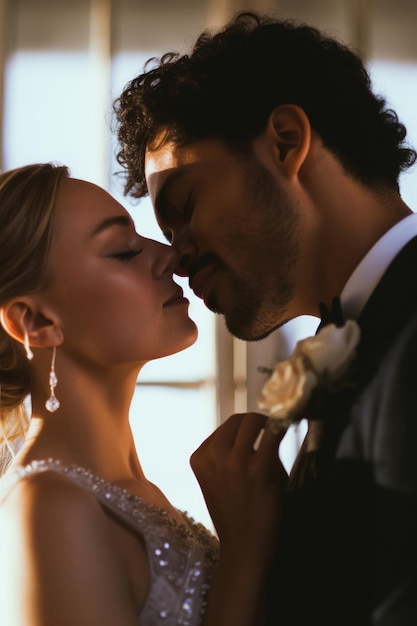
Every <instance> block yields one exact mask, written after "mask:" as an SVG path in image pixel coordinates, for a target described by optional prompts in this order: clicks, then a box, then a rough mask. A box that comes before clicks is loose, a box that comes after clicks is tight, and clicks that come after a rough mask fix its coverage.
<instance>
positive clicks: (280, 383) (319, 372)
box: [258, 320, 360, 432]
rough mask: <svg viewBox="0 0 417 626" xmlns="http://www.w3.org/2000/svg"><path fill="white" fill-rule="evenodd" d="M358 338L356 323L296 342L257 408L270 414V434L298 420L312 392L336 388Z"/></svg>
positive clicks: (326, 329)
mask: <svg viewBox="0 0 417 626" xmlns="http://www.w3.org/2000/svg"><path fill="white" fill-rule="evenodd" d="M359 339H360V329H359V326H358V325H357V323H356V322H354V321H353V320H347V321H346V322H345V324H344V325H343V326H336V325H335V324H328V325H327V326H324V327H323V328H322V329H321V330H320V331H319V332H318V333H317V335H315V336H314V337H308V338H307V339H302V340H300V341H298V343H297V344H296V346H295V349H294V351H293V353H292V355H291V356H290V357H289V359H287V360H286V361H281V362H279V363H277V365H276V366H275V367H274V369H273V370H272V372H271V377H270V378H269V380H268V381H267V382H266V383H265V385H264V387H263V389H262V392H261V397H260V398H259V401H258V405H259V408H260V409H264V410H267V411H268V412H269V415H270V418H271V419H270V427H271V429H272V430H273V431H276V432H277V431H278V430H280V429H281V428H288V426H290V424H292V423H293V422H296V421H298V420H299V419H300V418H301V417H302V412H303V410H304V409H305V408H306V406H307V404H308V401H309V400H310V397H311V394H312V393H313V391H314V389H315V388H316V387H318V386H321V387H325V388H327V389H332V388H335V387H337V386H338V385H340V383H341V381H342V380H343V377H344V375H345V374H346V372H347V370H348V368H349V366H350V364H351V363H352V361H353V359H354V357H355V354H356V347H357V345H358V343H359Z"/></svg>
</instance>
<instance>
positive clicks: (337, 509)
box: [268, 238, 417, 626]
mask: <svg viewBox="0 0 417 626" xmlns="http://www.w3.org/2000/svg"><path fill="white" fill-rule="evenodd" d="M358 323H359V325H360V328H361V341H360V345H359V348H358V351H357V358H356V360H355V364H354V368H353V371H352V381H353V385H352V386H351V387H347V388H345V389H342V390H339V391H338V392H335V393H333V394H328V395H327V396H326V397H325V398H324V402H323V403H322V405H321V406H320V415H316V416H315V417H316V418H320V419H321V420H322V421H323V424H324V436H323V439H322V442H321V445H320V449H319V450H318V452H317V454H316V455H315V458H314V462H315V468H316V469H315V472H314V473H310V474H307V476H305V474H303V476H304V477H303V479H302V480H297V476H295V480H294V483H293V484H294V485H296V484H297V485H298V486H296V487H294V488H293V489H291V490H290V491H289V493H288V495H287V497H286V501H285V505H284V515H283V522H282V527H281V529H280V533H279V545H278V549H277V553H276V556H275V560H274V565H273V568H272V571H271V576H270V583H269V614H268V626H348V625H349V626H365V625H366V626H370V625H372V626H412V625H413V626H416V625H417V238H415V239H413V240H411V241H410V242H409V243H408V244H407V245H406V246H405V247H404V248H403V250H402V251H401V252H400V253H399V254H398V255H397V257H396V258H395V259H394V261H393V262H392V264H391V265H390V267H389V268H388V270H387V272H386V273H385V275H384V276H383V278H382V280H381V281H380V283H379V285H378V286H377V288H376V289H375V291H374V293H373V294H372V296H371V298H370V300H369V301H368V303H367V305H366V307H365V309H364V310H363V313H362V315H361V316H360V318H359V320H358ZM307 457H308V455H306V457H305V458H304V459H303V460H302V461H301V463H300V465H299V467H300V469H299V470H298V471H299V472H300V471H303V468H304V470H305V468H306V467H308V463H307V461H308V458H307ZM310 460H311V459H310Z"/></svg>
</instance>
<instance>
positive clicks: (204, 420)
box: [0, 0, 417, 526]
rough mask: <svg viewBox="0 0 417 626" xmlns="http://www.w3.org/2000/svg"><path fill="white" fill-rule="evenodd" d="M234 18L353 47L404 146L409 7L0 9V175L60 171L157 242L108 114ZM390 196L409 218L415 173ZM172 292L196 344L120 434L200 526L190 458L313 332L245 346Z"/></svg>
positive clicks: (210, 1) (117, 1)
mask: <svg viewBox="0 0 417 626" xmlns="http://www.w3.org/2000/svg"><path fill="white" fill-rule="evenodd" d="M243 9H245V10H246V9H247V10H250V9H254V10H258V11H261V12H268V13H270V14H272V15H274V16H277V17H284V18H293V19H296V20H301V21H306V22H309V23H311V24H313V25H314V26H317V27H319V28H321V29H323V30H325V31H326V32H327V33H328V34H330V35H333V36H335V37H336V38H338V39H339V40H342V41H343V42H344V43H347V44H349V45H352V46H353V47H354V48H355V49H356V50H357V51H358V52H359V53H360V54H361V55H362V56H363V57H364V58H365V60H366V62H367V65H368V68H369V70H370V73H371V77H372V79H373V83H374V88H375V90H376V91H377V92H378V93H380V94H383V95H384V96H385V97H386V98H387V99H388V102H389V103H390V105H391V106H392V107H393V108H394V109H395V110H396V111H397V112H398V114H399V117H400V119H401V120H402V121H403V122H404V123H405V124H406V126H407V128H408V131H409V135H408V138H409V142H410V143H411V144H412V145H413V146H414V147H416V146H417V2H416V0H253V1H252V2H242V1H240V0H152V2H150V1H149V0H0V168H1V169H3V170H5V169H10V168H13V167H17V166H20V165H24V164H27V163H33V162H44V161H54V162H58V163H61V164H65V165H68V166H69V167H70V169H71V172H72V175H73V176H74V177H79V178H83V179H85V180H89V181H91V182H94V183H96V184H98V185H100V186H102V187H104V188H106V189H107V190H108V191H110V193H112V194H113V195H114V196H115V197H117V199H118V200H119V201H120V202H121V203H122V204H123V205H124V206H125V207H126V208H127V209H128V210H129V211H130V213H131V214H132V216H133V218H134V219H135V221H136V223H137V228H138V230H139V231H140V232H141V233H142V234H144V235H146V236H150V237H153V238H155V239H159V240H161V241H162V240H163V239H162V237H161V235H160V233H159V231H158V229H157V227H156V225H155V223H154V220H153V214H152V210H151V207H150V206H149V202H148V200H147V199H144V200H142V201H141V202H140V203H136V204H133V203H131V202H130V201H129V200H128V199H126V198H124V197H123V194H122V181H121V179H120V177H118V176H117V171H118V170H119V169H120V168H119V167H118V166H117V163H116V161H115V158H114V152H115V147H116V146H115V142H114V137H113V136H112V132H111V124H112V102H113V100H114V99H115V98H116V97H117V96H118V95H119V93H120V91H121V89H122V88H123V86H124V85H125V83H126V82H128V81H129V80H130V79H131V78H133V77H134V76H136V75H137V74H139V73H140V72H141V70H142V68H143V65H144V63H145V62H146V60H147V59H149V58H150V57H153V56H159V55H161V54H162V53H164V52H167V51H179V52H186V51H187V50H188V49H189V48H190V47H191V45H192V43H193V41H194V39H195V38H196V36H197V35H198V34H199V33H200V32H201V31H202V30H204V29H206V28H216V27H218V26H220V25H222V24H223V23H224V22H225V21H227V20H228V19H229V18H230V17H231V16H232V15H233V14H234V13H235V12H236V11H238V10H243ZM401 192H402V196H403V198H404V200H405V201H406V202H407V203H408V204H409V205H410V206H411V208H412V209H413V210H416V209H417V171H416V169H415V168H414V169H412V170H411V172H410V173H407V174H404V175H403V176H402V178H401ZM178 282H181V280H180V279H179V280H178ZM181 284H182V286H183V287H184V289H185V291H186V293H187V296H188V297H189V298H190V300H191V307H190V314H191V317H193V319H194V320H195V321H196V322H197V324H198V326H199V331H200V333H199V339H198V341H197V343H196V344H195V345H194V346H193V347H192V348H190V349H189V350H187V351H185V352H184V353H182V354H179V355H175V356H172V357H168V358H166V359H160V360H159V361H156V362H154V363H151V364H149V365H148V366H147V367H146V368H145V369H144V371H143V372H142V374H141V378H140V382H138V385H137V393H136V394H135V398H134V401H133V404H132V409H131V422H132V427H133V430H134V433H135V438H136V443H137V446H138V449H139V452H140V455H141V458H142V461H143V465H144V468H145V471H146V472H147V474H148V477H149V478H150V479H151V480H153V481H154V482H156V483H157V484H158V485H159V486H160V487H161V488H162V489H163V490H164V491H165V492H166V493H167V495H168V496H169V497H170V498H171V500H172V502H173V503H175V504H176V505H177V506H178V507H179V508H181V509H184V510H187V511H188V512H189V513H190V514H191V515H192V516H193V517H195V519H197V520H198V521H201V522H203V523H205V524H206V525H208V526H211V522H210V519H209V516H208V513H207V510H206V508H205V505H204V502H203V499H202V497H201V495H200V492H199V488H198V485H197V482H196V480H195V479H194V476H193V474H192V472H191V470H190V468H189V463H188V459H189V456H190V454H191V452H192V451H193V450H194V449H195V448H196V447H198V445H199V444H200V443H201V441H202V440H203V439H205V438H206V437H207V436H208V435H209V434H210V433H211V432H212V431H213V429H214V428H215V427H216V426H217V425H218V424H219V423H220V421H221V420H223V419H225V418H226V417H228V416H229V415H230V414H231V413H234V412H240V411H245V410H247V409H249V410H256V406H257V405H256V399H257V397H258V394H259V390H260V387H261V385H262V384H263V382H264V380H265V375H262V374H260V373H259V372H258V370H257V368H258V367H259V366H264V367H270V366H272V365H273V363H274V362H275V361H276V360H278V359H282V358H286V356H287V355H288V353H289V352H290V351H291V350H292V348H293V345H294V343H295V342H296V340H297V339H298V338H299V337H300V336H305V335H306V334H311V333H314V331H315V329H316V326H317V321H316V320H315V319H311V318H301V319H299V320H296V321H294V322H292V323H290V324H288V325H287V326H285V327H284V328H283V329H282V330H279V331H276V332H275V333H273V334H272V335H271V336H270V337H269V338H267V339H266V340H263V341H260V342H257V343H253V344H246V343H245V342H242V341H239V340H235V339H233V338H232V337H230V336H229V335H228V333H227V332H226V330H225V328H224V325H223V322H222V320H221V319H219V318H217V317H216V316H215V315H213V314H212V313H210V312H209V311H207V310H205V308H204V306H203V305H202V303H201V301H199V300H198V299H197V298H195V297H194V296H193V294H192V293H190V292H189V290H188V288H187V285H186V284H184V282H183V281H182V282H181ZM303 432H304V431H303V427H302V426H300V427H299V428H298V429H295V428H293V429H291V430H290V432H289V433H288V434H287V436H286V438H285V440H284V445H283V449H282V458H283V461H284V463H285V464H286V466H287V467H288V468H290V467H291V464H292V462H293V459H294V455H295V453H296V451H297V449H298V446H299V444H300V441H301V439H302V436H303Z"/></svg>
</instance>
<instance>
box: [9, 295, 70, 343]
mask: <svg viewBox="0 0 417 626" xmlns="http://www.w3.org/2000/svg"><path fill="white" fill-rule="evenodd" d="M0 322H1V325H2V326H3V328H4V330H5V331H6V333H8V335H10V337H13V339H16V341H19V342H20V343H23V341H24V338H25V335H27V337H28V339H29V343H30V345H31V346H32V347H34V348H44V347H50V346H58V345H60V344H61V343H62V341H63V338H64V335H63V332H62V327H61V324H60V321H59V318H58V317H57V316H56V314H55V313H54V312H53V310H52V309H49V308H48V307H44V306H42V307H39V305H38V304H37V302H36V300H35V299H34V298H31V297H25V298H15V299H13V300H10V301H9V302H8V303H7V304H5V305H4V306H3V307H2V308H1V309H0Z"/></svg>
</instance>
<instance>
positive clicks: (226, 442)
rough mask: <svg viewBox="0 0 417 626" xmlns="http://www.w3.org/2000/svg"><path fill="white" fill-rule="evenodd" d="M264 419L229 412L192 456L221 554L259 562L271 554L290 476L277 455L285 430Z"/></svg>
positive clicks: (270, 556)
mask: <svg viewBox="0 0 417 626" xmlns="http://www.w3.org/2000/svg"><path fill="white" fill-rule="evenodd" d="M266 422H267V417H266V416H265V415H261V414H259V413H244V414H235V415H232V416H231V417H230V418H229V419H228V420H227V421H226V422H225V423H224V424H222V425H221V426H220V427H219V428H218V429H217V430H216V431H215V432H214V433H213V434H212V435H211V436H210V437H208V438H207V439H206V440H205V441H204V442H203V443H202V445H201V446H200V447H199V448H198V449H197V450H196V451H195V452H194V453H193V455H192V456H191V460H190V462H191V467H192V469H193V471H194V473H195V475H196V477H197V480H198V482H199V483H200V486H201V489H202V491H203V495H204V498H205V500H206V504H207V508H208V510H209V512H210V515H211V517H212V519H213V523H214V525H215V527H216V530H217V533H218V535H219V539H220V543H221V550H222V554H225V551H226V554H227V556H228V557H229V558H231V559H232V558H237V559H238V560H240V561H241V560H242V557H243V558H245V557H244V556H243V553H245V556H246V559H247V562H248V563H251V562H252V561H256V563H258V564H261V567H265V565H266V564H268V563H269V560H270V559H271V558H272V555H273V553H274V548H275V542H276V539H277V535H278V528H279V521H280V516H281V507H282V500H283V496H284V494H285V491H286V486H287V481H288V476H287V473H286V471H285V469H284V468H283V466H282V464H281V461H280V460H279V457H278V448H279V444H280V442H281V440H282V438H283V436H284V434H285V433H284V432H283V433H282V434H280V435H272V434H271V433H270V432H269V429H265V426H266ZM264 429H265V430H264ZM260 437H261V438H260ZM259 438H260V441H259ZM255 443H256V446H255Z"/></svg>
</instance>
